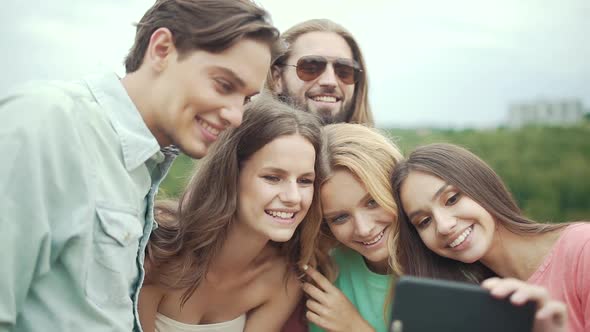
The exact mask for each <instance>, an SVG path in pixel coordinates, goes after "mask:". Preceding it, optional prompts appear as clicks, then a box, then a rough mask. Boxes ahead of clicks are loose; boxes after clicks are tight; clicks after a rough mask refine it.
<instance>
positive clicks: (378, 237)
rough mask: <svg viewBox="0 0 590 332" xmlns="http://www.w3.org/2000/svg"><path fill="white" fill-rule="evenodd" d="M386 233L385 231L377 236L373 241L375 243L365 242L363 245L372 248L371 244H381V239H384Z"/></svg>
mask: <svg viewBox="0 0 590 332" xmlns="http://www.w3.org/2000/svg"><path fill="white" fill-rule="evenodd" d="M384 232H385V229H384V230H382V231H381V233H379V234H377V236H376V237H375V238H374V239H373V241H369V242H363V244H364V245H366V246H370V245H371V244H375V243H377V242H379V240H381V238H383V233H384Z"/></svg>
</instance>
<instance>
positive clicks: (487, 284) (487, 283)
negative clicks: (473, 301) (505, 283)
mask: <svg viewBox="0 0 590 332" xmlns="http://www.w3.org/2000/svg"><path fill="white" fill-rule="evenodd" d="M500 280H501V279H500V278H498V277H492V278H488V279H486V280H484V281H483V282H482V283H481V286H482V287H483V288H487V289H492V288H493V287H494V286H495V285H497V284H498V282H499V281H500Z"/></svg>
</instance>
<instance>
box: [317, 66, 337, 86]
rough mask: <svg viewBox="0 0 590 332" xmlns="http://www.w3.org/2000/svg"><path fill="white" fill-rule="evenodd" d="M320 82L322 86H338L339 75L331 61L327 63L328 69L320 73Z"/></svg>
mask: <svg viewBox="0 0 590 332" xmlns="http://www.w3.org/2000/svg"><path fill="white" fill-rule="evenodd" d="M318 83H319V85H321V86H336V85H337V84H338V77H337V76H336V72H334V66H333V65H332V64H331V63H328V64H327V65H326V70H324V72H323V73H322V74H321V75H320V79H319V81H318Z"/></svg>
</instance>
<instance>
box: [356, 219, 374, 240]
mask: <svg viewBox="0 0 590 332" xmlns="http://www.w3.org/2000/svg"><path fill="white" fill-rule="evenodd" d="M374 227H375V222H374V221H373V219H372V218H371V217H370V216H369V215H367V214H365V213H355V214H354V233H355V234H356V236H357V237H361V238H363V237H367V236H370V235H372V232H373V228H374Z"/></svg>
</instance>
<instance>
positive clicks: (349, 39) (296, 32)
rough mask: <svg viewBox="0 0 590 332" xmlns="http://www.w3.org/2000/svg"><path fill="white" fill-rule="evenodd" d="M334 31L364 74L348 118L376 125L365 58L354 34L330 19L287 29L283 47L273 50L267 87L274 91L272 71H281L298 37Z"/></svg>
mask: <svg viewBox="0 0 590 332" xmlns="http://www.w3.org/2000/svg"><path fill="white" fill-rule="evenodd" d="M316 31H320V32H333V33H335V34H337V35H339V36H340V37H342V38H343V39H344V40H345V41H346V43H347V44H348V46H349V47H350V49H351V51H352V57H353V59H354V60H355V61H356V62H357V63H358V64H359V66H360V69H361V70H362V71H363V74H362V75H361V76H360V79H359V81H358V82H356V83H355V86H354V95H353V96H354V97H353V103H352V105H353V112H352V114H351V115H350V118H349V119H346V122H348V123H360V124H364V125H367V126H371V127H372V126H374V124H375V123H374V120H373V113H372V112H371V107H370V105H369V83H368V77H367V66H366V65H365V59H364V57H363V53H362V52H361V49H360V47H359V45H358V43H357V42H356V40H355V39H354V37H353V36H352V34H351V33H350V32H349V31H348V30H346V29H344V27H343V26H341V25H340V24H337V23H335V22H333V21H330V20H328V19H313V20H308V21H305V22H301V23H299V24H297V25H295V26H293V27H291V28H290V29H288V30H287V31H285V32H284V33H283V34H282V35H281V38H280V41H281V44H282V49H281V48H276V49H275V50H276V51H274V52H273V54H272V55H271V56H272V63H273V66H272V67H271V71H270V72H269V74H268V77H267V79H266V82H267V83H266V87H267V89H269V90H271V91H272V87H273V86H274V85H275V82H274V79H273V75H272V72H273V71H281V70H282V69H281V66H279V64H282V63H284V62H285V61H286V60H287V59H288V58H289V56H290V55H291V52H292V47H293V44H294V43H295V42H296V41H297V38H299V37H301V36H302V35H304V34H306V33H309V32H316Z"/></svg>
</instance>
